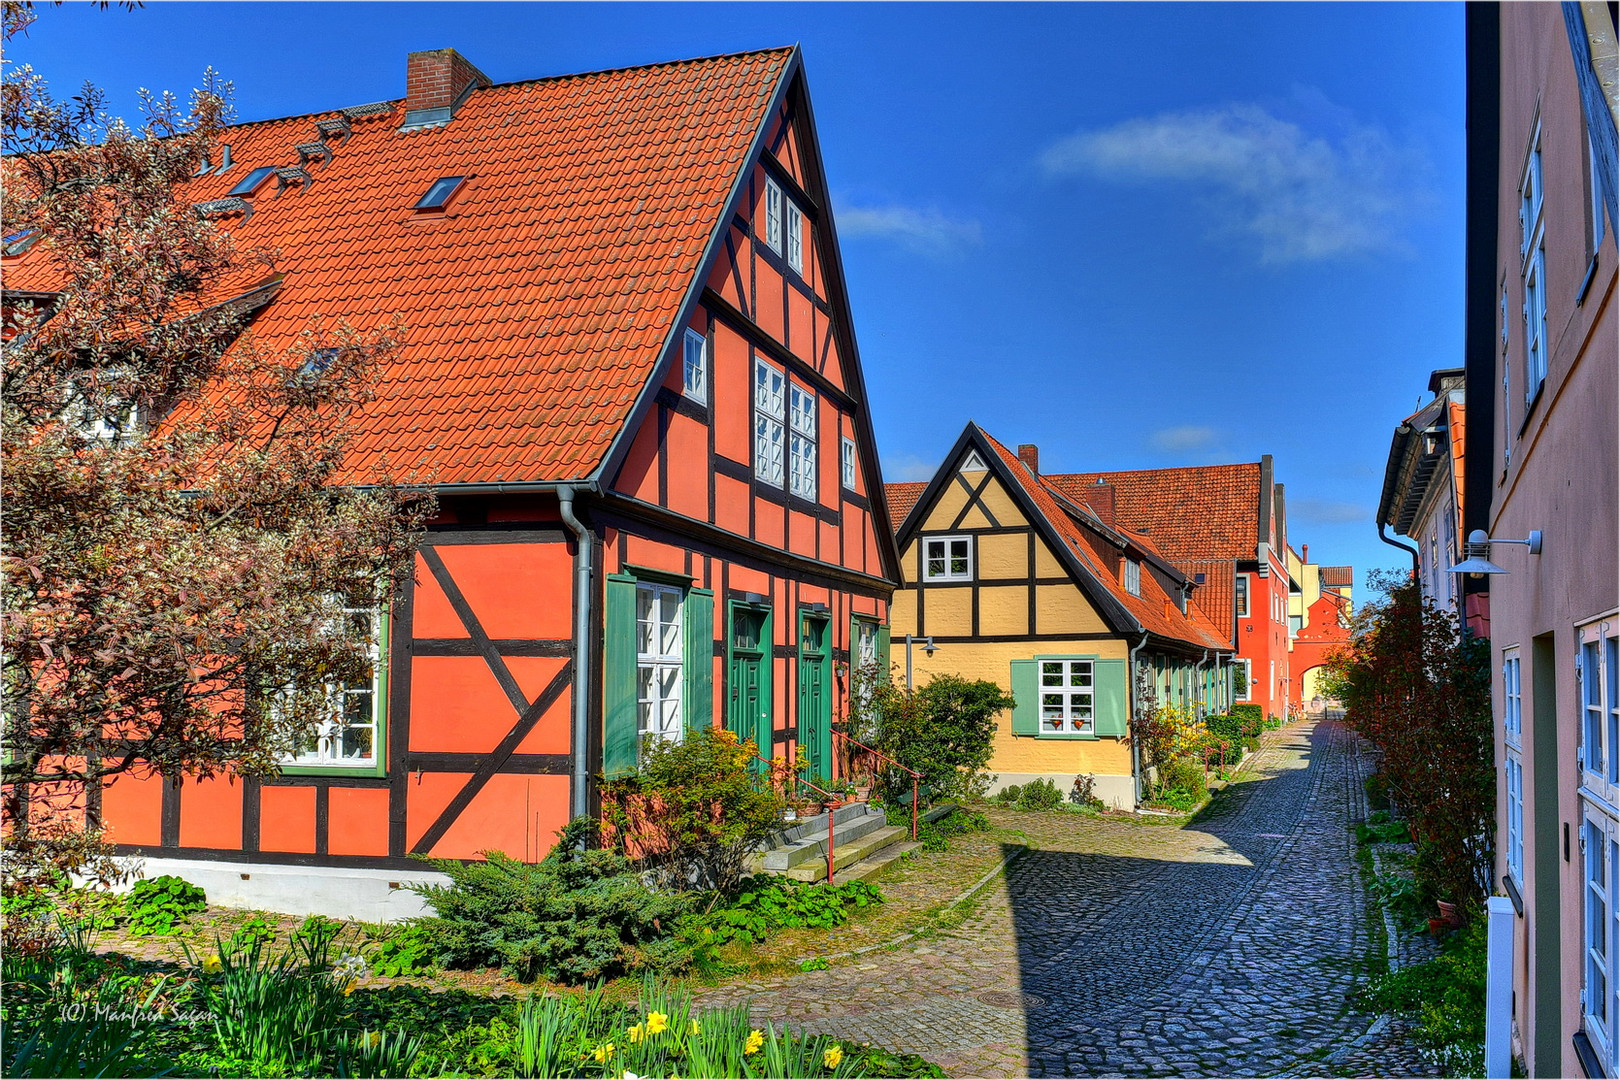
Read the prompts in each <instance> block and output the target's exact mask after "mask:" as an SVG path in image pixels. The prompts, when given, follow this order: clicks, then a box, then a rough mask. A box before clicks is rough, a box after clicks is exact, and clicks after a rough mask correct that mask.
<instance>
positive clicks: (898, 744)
mask: <svg viewBox="0 0 1620 1080" xmlns="http://www.w3.org/2000/svg"><path fill="white" fill-rule="evenodd" d="M875 705H876V710H877V716H878V728H879V730H878V743H877V749H878V750H879V751H881V752H882V753H884V754H887V755H888V756H889V757H891V758H894V759H895V760H896V761H898V762H900V764H902V765H904V766H906V767H907V768H910V769H915V770H917V771H918V772H920V773H921V774H922V780H921V787H922V788H923V789H926V795H927V797H930V798H933V799H952V798H966V797H976V796H978V795H982V794H983V793H984V790H985V788H986V787H987V786H988V784H989V781H990V778H989V776H988V774H986V773H985V766H986V765H988V764H989V763H990V750H991V742H992V740H993V739H994V738H995V734H996V714H997V713H999V712H1001V711H1003V710H1004V709H1010V708H1012V707H1013V699H1012V698H1011V697H1009V696H1008V694H1007V692H1006V691H1005V690H1003V689H1002V688H1001V687H1000V686H998V685H996V684H995V683H993V682H988V681H985V680H979V681H976V682H970V681H968V680H967V679H964V678H961V677H960V676H957V675H936V676H934V677H933V678H932V679H930V680H929V681H928V683H927V685H925V686H922V687H919V688H918V689H916V690H908V689H906V688H904V687H897V686H880V687H877V688H876V690H875ZM878 794H879V797H880V798H882V800H883V801H884V802H888V803H898V802H909V801H910V798H911V776H910V774H909V773H904V772H901V771H900V770H898V769H885V770H884V771H882V772H880V773H879V774H878Z"/></svg>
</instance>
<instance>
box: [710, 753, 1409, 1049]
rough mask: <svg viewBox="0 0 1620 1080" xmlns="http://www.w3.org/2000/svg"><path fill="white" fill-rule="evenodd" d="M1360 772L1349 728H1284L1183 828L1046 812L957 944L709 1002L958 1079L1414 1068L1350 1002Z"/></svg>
mask: <svg viewBox="0 0 1620 1080" xmlns="http://www.w3.org/2000/svg"><path fill="white" fill-rule="evenodd" d="M1361 775H1362V773H1361V763H1360V761H1359V760H1358V756H1357V747H1356V739H1355V736H1354V735H1353V734H1352V733H1350V732H1349V731H1348V729H1346V728H1344V727H1343V726H1342V725H1340V724H1338V723H1336V722H1333V721H1322V722H1320V723H1315V724H1311V723H1300V724H1295V725H1292V726H1290V727H1287V728H1284V729H1282V730H1280V731H1277V732H1273V733H1270V734H1269V735H1268V736H1267V741H1266V743H1265V744H1264V745H1263V746H1262V748H1261V751H1260V753H1259V754H1257V755H1256V756H1255V758H1254V759H1253V764H1252V766H1251V767H1250V772H1249V775H1248V776H1246V777H1245V778H1244V780H1243V782H1241V783H1239V784H1237V785H1235V787H1234V789H1233V790H1232V791H1231V792H1230V793H1229V794H1228V795H1227V796H1225V797H1223V798H1222V799H1220V800H1219V801H1218V802H1217V804H1216V806H1215V807H1214V809H1213V811H1212V812H1210V813H1206V814H1205V815H1204V816H1203V817H1201V818H1199V819H1198V820H1197V822H1196V823H1195V824H1194V825H1192V826H1189V827H1186V828H1175V827H1153V826H1149V825H1142V824H1138V823H1135V822H1128V821H1112V820H1107V819H1099V818H1081V817H1074V818H1068V817H1064V818H1057V819H1055V820H1058V821H1061V822H1062V825H1061V834H1060V835H1059V836H1057V837H1054V835H1053V834H1052V833H1051V832H1050V831H1047V832H1042V833H1041V834H1040V836H1038V837H1032V838H1033V840H1034V843H1035V844H1036V845H1037V846H1038V850H1031V851H1029V852H1028V853H1027V854H1024V855H1022V856H1019V857H1016V858H1015V859H1014V861H1013V862H1012V863H1011V864H1010V865H1009V868H1008V872H1007V874H1006V875H1005V877H1004V878H998V879H997V880H995V881H994V882H993V883H991V884H990V885H989V886H987V887H986V888H985V889H984V890H983V891H982V892H980V893H979V894H978V899H979V904H978V906H977V908H976V910H975V911H974V913H973V914H972V915H971V916H970V917H969V918H968V919H966V920H965V921H964V922H963V923H962V924H961V925H960V926H958V927H956V928H955V929H954V930H951V931H949V932H945V933H940V934H938V935H935V936H932V937H929V938H925V939H916V940H913V941H909V942H906V943H903V944H901V945H899V946H897V947H895V948H892V949H887V950H877V951H873V952H869V953H865V954H864V955H861V956H858V957H855V958H853V959H851V960H848V961H844V962H841V963H839V964H836V965H835V966H834V967H832V968H831V969H829V970H825V971H815V972H807V973H803V974H796V975H791V976H785V977H780V978H770V979H758V980H755V981H752V982H749V983H746V984H743V985H741V986H731V987H727V988H726V990H725V991H724V992H723V993H716V994H712V995H706V996H709V997H710V998H711V1000H718V999H739V998H742V997H747V998H749V999H750V1000H752V1002H753V1003H754V1006H755V1010H756V1013H757V1014H758V1015H759V1016H760V1017H761V1018H762V1019H763V1018H769V1019H771V1020H773V1021H784V1020H786V1021H791V1022H792V1023H794V1024H795V1025H796V1026H801V1027H804V1028H807V1029H809V1030H813V1031H820V1032H826V1033H828V1034H833V1035H837V1036H839V1037H842V1038H852V1039H859V1040H870V1041H872V1042H874V1043H879V1044H881V1045H884V1046H887V1047H890V1048H892V1049H896V1050H906V1051H911V1052H915V1053H920V1054H923V1055H925V1056H927V1057H929V1058H931V1059H932V1060H934V1061H937V1062H938V1063H940V1064H941V1065H942V1066H944V1067H945V1068H946V1070H947V1071H949V1072H951V1073H952V1074H954V1075H959V1076H984V1077H998V1076H1019V1075H1031V1076H1170V1075H1184V1076H1307V1075H1338V1076H1344V1075H1355V1076H1412V1075H1424V1074H1427V1073H1428V1072H1430V1071H1431V1070H1429V1069H1428V1068H1427V1067H1426V1066H1425V1064H1424V1063H1423V1062H1422V1061H1421V1059H1420V1058H1418V1056H1417V1054H1416V1051H1415V1050H1414V1049H1412V1048H1411V1047H1410V1046H1409V1045H1407V1044H1406V1042H1405V1041H1404V1040H1403V1039H1402V1038H1401V1032H1400V1029H1399V1026H1398V1025H1387V1024H1386V1023H1384V1022H1381V1021H1378V1018H1377V1017H1375V1016H1372V1015H1368V1014H1366V1013H1363V1012H1360V1011H1358V1010H1357V1008H1356V1005H1355V1003H1354V1001H1353V1000H1352V999H1351V998H1350V997H1349V996H1348V995H1350V993H1351V992H1352V991H1353V990H1354V989H1355V988H1356V987H1357V986H1358V984H1359V983H1360V982H1361V980H1362V979H1363V978H1364V977H1365V972H1366V971H1367V969H1368V965H1369V962H1370V961H1371V960H1372V959H1373V958H1374V957H1376V956H1382V955H1387V953H1386V950H1387V949H1388V947H1389V943H1388V940H1387V937H1386V933H1385V929H1384V923H1383V921H1382V919H1381V917H1380V915H1379V913H1378V911H1377V908H1376V906H1370V905H1371V902H1370V901H1369V899H1368V897H1367V895H1366V891H1365V889H1364V888H1363V886H1362V883H1361V880H1360V878H1359V876H1358V872H1357V868H1356V865H1355V859H1354V855H1355V849H1354V839H1353V836H1352V835H1351V833H1350V831H1349V829H1348V828H1347V825H1348V823H1349V822H1351V821H1353V820H1356V819H1358V818H1360V817H1362V816H1363V815H1364V806H1365V803H1364V795H1363V790H1362V784H1361ZM1043 817H1044V818H1045V819H1046V820H1054V818H1053V816H1051V815H1044V816H1043ZM1017 851H1018V849H1017V848H1009V849H1008V852H1009V854H1012V855H1016V853H1017Z"/></svg>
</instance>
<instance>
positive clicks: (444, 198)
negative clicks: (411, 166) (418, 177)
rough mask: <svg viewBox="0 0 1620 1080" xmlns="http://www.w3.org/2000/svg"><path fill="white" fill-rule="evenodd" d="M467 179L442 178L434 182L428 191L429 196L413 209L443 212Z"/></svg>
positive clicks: (457, 177) (461, 177)
mask: <svg viewBox="0 0 1620 1080" xmlns="http://www.w3.org/2000/svg"><path fill="white" fill-rule="evenodd" d="M466 179H467V178H466V177H465V176H441V177H440V178H439V179H437V180H435V181H433V186H432V187H430V188H428V189H427V194H426V195H423V196H422V199H421V201H420V202H418V203H417V204H416V205H415V206H414V207H413V208H412V209H415V210H443V209H444V204H445V203H447V202H449V201H450V196H451V195H454V194H455V193H456V189H457V188H459V187H460V186H461V185H462V182H463V181H465V180H466Z"/></svg>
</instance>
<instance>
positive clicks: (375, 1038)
mask: <svg viewBox="0 0 1620 1080" xmlns="http://www.w3.org/2000/svg"><path fill="white" fill-rule="evenodd" d="M380 1042H382V1032H380V1031H368V1032H367V1033H366V1045H367V1046H376V1045H377V1044H378V1043H380Z"/></svg>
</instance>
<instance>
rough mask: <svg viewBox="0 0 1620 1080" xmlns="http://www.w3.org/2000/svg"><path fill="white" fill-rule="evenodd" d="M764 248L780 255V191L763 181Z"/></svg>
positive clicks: (773, 184) (774, 183)
mask: <svg viewBox="0 0 1620 1080" xmlns="http://www.w3.org/2000/svg"><path fill="white" fill-rule="evenodd" d="M765 246H766V247H768V248H770V249H771V250H772V251H774V252H776V253H777V254H778V255H780V254H782V189H781V188H780V187H778V186H777V185H776V181H775V180H766V181H765Z"/></svg>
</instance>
